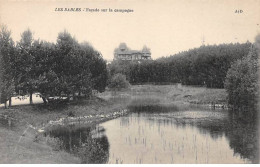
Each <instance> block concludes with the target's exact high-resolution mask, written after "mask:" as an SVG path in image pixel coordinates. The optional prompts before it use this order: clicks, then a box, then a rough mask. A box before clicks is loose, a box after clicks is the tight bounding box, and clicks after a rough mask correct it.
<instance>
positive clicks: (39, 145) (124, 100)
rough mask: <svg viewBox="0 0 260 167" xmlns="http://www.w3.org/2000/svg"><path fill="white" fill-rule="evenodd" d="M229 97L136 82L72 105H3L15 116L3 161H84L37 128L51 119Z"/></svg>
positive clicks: (4, 138) (0, 137) (3, 133)
mask: <svg viewBox="0 0 260 167" xmlns="http://www.w3.org/2000/svg"><path fill="white" fill-rule="evenodd" d="M225 99H226V92H225V90H223V89H207V88H199V87H188V86H182V87H177V86H175V85H134V86H131V88H129V89H125V90H121V91H118V92H112V91H109V90H107V91H105V92H103V93H99V94H98V95H97V97H95V98H92V99H90V100H84V99H82V100H79V101H76V102H71V103H70V104H68V105H53V106H45V105H43V104H35V105H23V106H13V107H11V108H9V109H3V108H0V115H7V116H8V117H10V118H13V119H14V120H13V121H12V124H11V127H9V126H8V124H7V123H5V124H3V125H1V124H0V148H1V149H0V163H80V160H79V158H76V157H74V156H73V155H71V154H68V153H66V152H64V151H62V150H59V149H58V147H57V145H58V144H57V141H56V140H55V139H50V138H48V137H47V138H46V137H43V136H41V135H40V133H39V132H38V131H37V130H39V129H41V128H42V127H45V126H46V125H47V124H48V123H49V122H50V120H53V121H55V120H59V119H60V118H66V117H81V116H90V115H92V116H94V117H91V121H92V122H93V123H94V124H96V123H99V122H102V121H105V120H107V119H103V117H95V115H96V116H97V115H99V116H100V115H113V113H114V112H117V111H120V110H122V109H125V108H126V107H127V106H128V105H130V106H138V105H147V106H149V105H158V106H159V105H161V106H164V107H171V106H174V105H182V104H183V105H187V104H193V103H196V104H209V103H211V102H215V103H225ZM89 119H90V118H89ZM0 123H1V120H0ZM29 125H32V126H31V127H30V126H29ZM14 150H15V151H14Z"/></svg>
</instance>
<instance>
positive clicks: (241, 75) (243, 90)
mask: <svg viewBox="0 0 260 167" xmlns="http://www.w3.org/2000/svg"><path fill="white" fill-rule="evenodd" d="M257 60H258V56H257V52H256V48H255V47H253V46H252V48H251V50H250V52H249V54H248V55H247V56H246V57H244V58H242V59H240V60H237V61H236V62H235V63H233V64H232V66H231V68H230V69H229V70H228V72H227V76H226V80H225V88H226V91H227V93H228V103H229V104H230V105H231V106H232V107H233V108H239V109H242V108H243V107H250V108H254V109H255V108H256V105H257V96H258V86H257Z"/></svg>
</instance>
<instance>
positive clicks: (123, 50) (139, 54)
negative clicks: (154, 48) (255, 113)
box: [114, 43, 152, 61]
mask: <svg viewBox="0 0 260 167" xmlns="http://www.w3.org/2000/svg"><path fill="white" fill-rule="evenodd" d="M149 59H152V58H151V52H150V49H149V48H147V47H146V46H144V47H143V49H142V50H131V49H129V48H128V47H127V46H126V44H125V43H121V44H120V45H119V47H118V48H116V49H115V51H114V60H130V61H134V60H149Z"/></svg>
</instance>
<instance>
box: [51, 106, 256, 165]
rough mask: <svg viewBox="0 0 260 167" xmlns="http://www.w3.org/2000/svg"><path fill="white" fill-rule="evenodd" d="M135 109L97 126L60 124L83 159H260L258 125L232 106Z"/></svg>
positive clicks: (56, 133) (60, 134)
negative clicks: (226, 107) (238, 113)
mask: <svg viewBox="0 0 260 167" xmlns="http://www.w3.org/2000/svg"><path fill="white" fill-rule="evenodd" d="M129 109H130V111H131V114H129V115H127V116H124V117H120V118H117V119H114V120H110V121H108V122H105V123H102V124H100V125H97V126H94V127H84V125H83V127H79V126H76V125H70V126H65V127H64V126H63V127H57V128H54V129H52V130H51V131H49V133H48V134H49V135H50V136H52V137H56V138H59V139H60V140H61V141H62V145H63V147H64V149H65V150H67V151H68V152H70V153H72V154H75V155H77V156H79V157H80V158H81V160H82V163H258V155H259V152H258V148H257V146H258V145H257V139H258V136H257V126H256V121H254V119H250V121H246V120H244V119H241V117H237V116H236V114H235V115H234V114H232V113H230V112H228V111H222V110H205V109H200V108H196V107H191V108H190V109H185V110H183V109H181V108H177V107H175V106H173V107H170V106H167V107H163V106H156V105H146V106H130V107H129Z"/></svg>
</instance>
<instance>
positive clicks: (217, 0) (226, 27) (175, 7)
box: [0, 0, 260, 60]
mask: <svg viewBox="0 0 260 167" xmlns="http://www.w3.org/2000/svg"><path fill="white" fill-rule="evenodd" d="M55 8H81V10H82V11H81V12H68V11H63V12H57V11H55ZM84 8H93V9H95V8H98V9H108V8H111V9H113V10H114V9H132V10H134V12H131V13H120V12H114V11H113V12H92V13H91V12H86V11H83V9H84ZM236 10H243V13H235V11H236ZM0 23H2V24H5V25H7V26H8V28H9V29H10V30H11V31H12V37H13V39H14V41H18V40H20V34H21V33H22V32H23V31H24V30H26V29H27V28H30V29H31V30H32V31H33V32H34V38H35V39H38V38H39V39H42V40H47V41H50V42H56V38H57V35H58V33H59V32H61V31H63V30H64V29H66V30H68V31H69V32H70V33H71V34H72V35H73V36H75V37H76V39H77V40H78V41H79V42H83V41H88V42H90V43H91V44H92V45H93V46H94V47H95V48H96V49H97V50H99V51H100V52H101V53H102V54H103V57H104V58H105V59H109V60H111V59H113V50H114V49H115V48H116V47H117V46H118V45H119V44H120V42H125V43H126V44H127V45H128V46H129V47H130V48H131V49H135V50H138V49H141V48H142V47H143V45H147V46H148V47H149V48H151V52H152V58H153V59H156V58H159V57H162V56H169V55H171V54H174V53H178V52H180V51H184V50H188V49H191V48H194V47H199V46H200V45H201V44H202V41H203V39H204V41H205V44H206V45H207V44H220V43H231V42H233V43H235V42H246V41H247V40H249V41H251V42H253V41H254V37H255V36H256V34H257V33H260V25H259V24H260V0H214V1H213V0H182V1H181V0H160V1H159V0H149V1H148V0H126V1H122V0H106V1H105V0H102V1H101V0H98V1H97V0H95V1H94V0H93V1H92V0H85V1H73V2H68V1H57V0H56V1H55V0H45V1H44V0H43V1H41V2H40V1H38V2H33V1H30V0H27V1H22V0H20V1H18V0H0Z"/></svg>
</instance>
